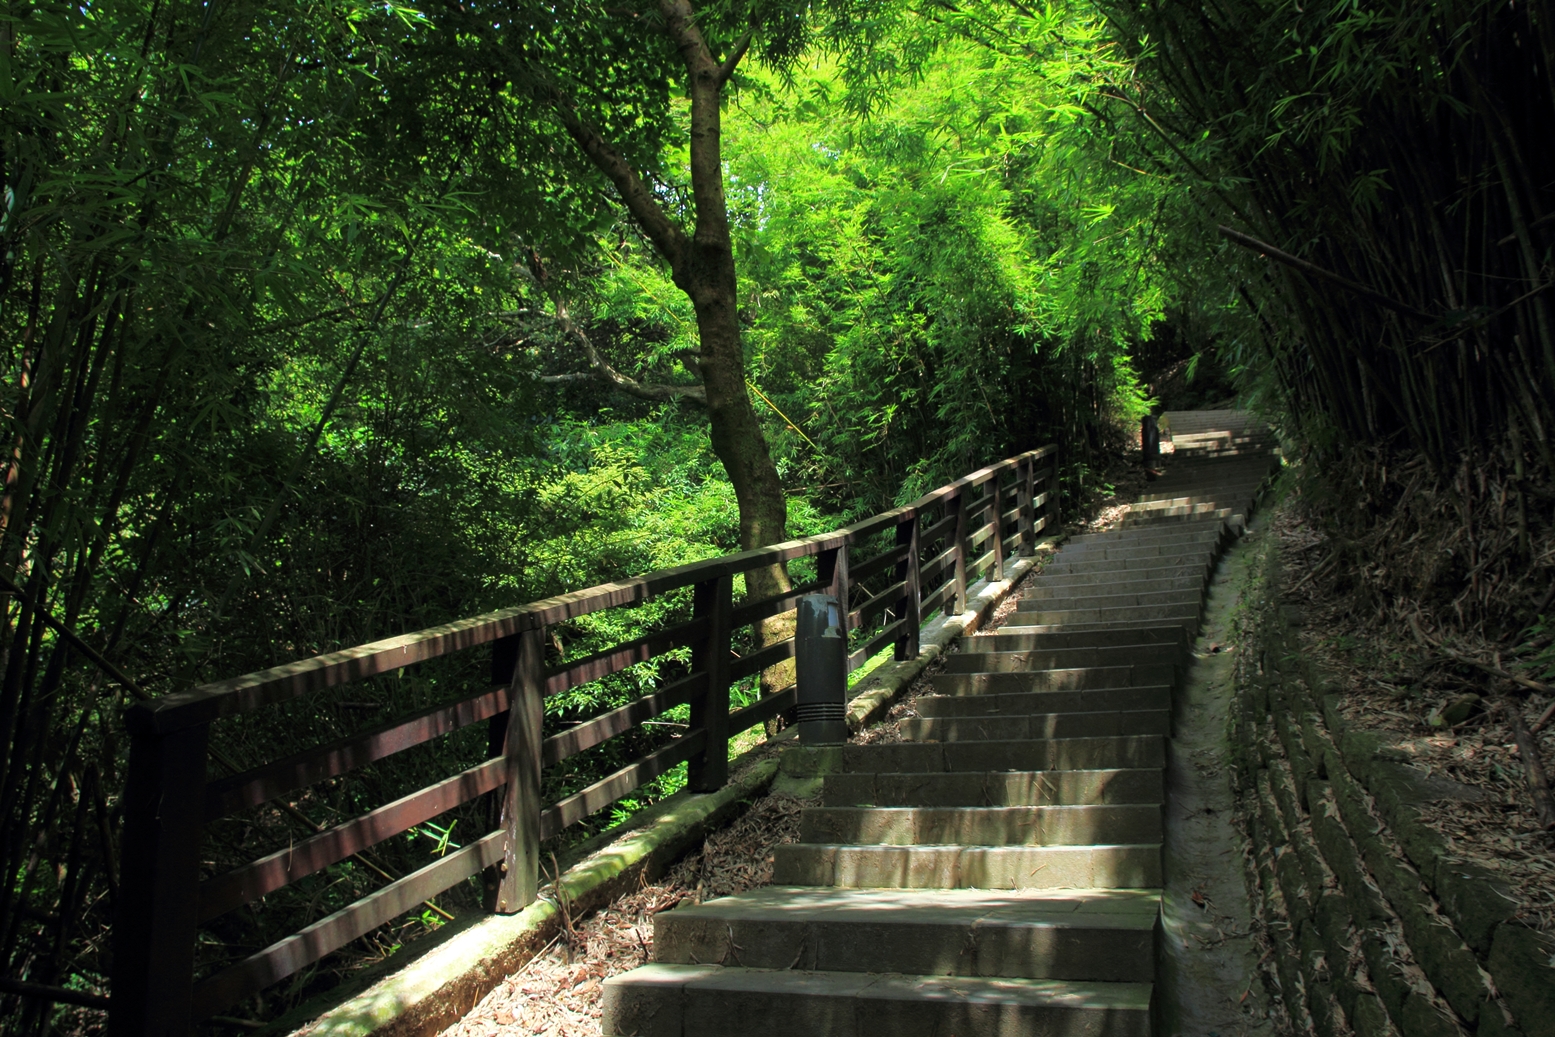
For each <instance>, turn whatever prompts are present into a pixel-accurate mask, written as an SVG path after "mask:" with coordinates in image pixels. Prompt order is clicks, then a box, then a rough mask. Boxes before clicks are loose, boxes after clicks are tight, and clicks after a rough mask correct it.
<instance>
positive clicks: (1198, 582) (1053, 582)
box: [1020, 566, 1208, 601]
mask: <svg viewBox="0 0 1555 1037" xmlns="http://www.w3.org/2000/svg"><path fill="white" fill-rule="evenodd" d="M1182 568H1184V567H1182V566H1177V567H1173V568H1170V569H1167V570H1165V571H1167V572H1170V573H1180V572H1181V570H1182ZM1205 571H1208V567H1207V566H1206V567H1205ZM1149 572H1150V570H1143V571H1141V570H1134V571H1132V572H1130V573H1128V574H1127V578H1126V579H1122V580H1117V581H1113V580H1104V581H1100V582H1098V581H1097V579H1096V577H1095V576H1092V575H1089V574H1084V573H1051V574H1050V573H1042V574H1041V575H1040V576H1038V577H1037V578H1036V579H1034V580H1032V582H1031V586H1030V587H1028V588H1027V589H1026V590H1025V591H1024V592H1023V593H1022V594H1021V598H1020V600H1021V601H1030V600H1032V599H1036V598H1058V597H1065V596H1068V595H1079V594H1082V593H1084V594H1134V593H1141V594H1142V593H1149V592H1152V591H1164V590H1194V591H1197V592H1198V593H1200V594H1203V593H1204V584H1205V578H1204V573H1203V572H1200V571H1198V570H1197V567H1192V571H1190V572H1188V573H1187V574H1186V575H1167V576H1150V575H1148V573H1149Z"/></svg>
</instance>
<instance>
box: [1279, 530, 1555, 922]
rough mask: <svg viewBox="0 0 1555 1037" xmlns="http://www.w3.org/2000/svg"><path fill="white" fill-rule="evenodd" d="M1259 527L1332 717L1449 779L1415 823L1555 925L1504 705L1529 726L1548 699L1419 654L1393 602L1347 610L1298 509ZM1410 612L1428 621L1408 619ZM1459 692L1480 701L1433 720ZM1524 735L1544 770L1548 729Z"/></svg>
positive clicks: (1549, 880)
mask: <svg viewBox="0 0 1555 1037" xmlns="http://www.w3.org/2000/svg"><path fill="white" fill-rule="evenodd" d="M1270 529H1271V532H1272V534H1273V535H1274V536H1275V537H1276V538H1278V542H1279V545H1280V550H1281V556H1282V559H1283V563H1284V568H1285V583H1286V588H1287V590H1286V591H1285V594H1286V597H1287V599H1292V600H1294V602H1295V603H1297V604H1299V606H1300V607H1301V609H1302V612H1303V614H1304V623H1303V625H1302V626H1301V628H1300V630H1299V636H1300V640H1301V644H1302V647H1303V650H1304V651H1305V652H1306V653H1307V654H1308V655H1309V656H1310V657H1312V658H1313V659H1314V660H1315V661H1317V662H1318V664H1319V665H1320V667H1321V668H1322V670H1323V672H1324V674H1325V676H1326V677H1327V678H1328V679H1329V680H1330V682H1331V683H1332V684H1333V686H1334V690H1335V691H1337V692H1339V693H1340V695H1341V698H1342V704H1341V706H1340V712H1341V714H1342V715H1343V716H1344V717H1345V719H1346V720H1348V721H1349V722H1351V723H1353V724H1355V725H1357V726H1359V727H1362V728H1367V729H1370V730H1373V731H1378V732H1383V733H1386V734H1387V735H1390V736H1392V744H1393V745H1394V746H1395V748H1396V749H1398V750H1399V751H1401V752H1402V753H1404V754H1407V755H1406V757H1405V758H1406V759H1407V760H1408V761H1409V763H1410V764H1411V765H1413V766H1414V767H1415V768H1417V769H1418V770H1420V771H1421V772H1423V773H1424V774H1426V775H1428V776H1431V777H1433V778H1437V779H1446V780H1447V781H1448V782H1450V783H1453V784H1440V785H1439V788H1440V789H1441V790H1442V792H1443V796H1444V798H1441V799H1436V800H1434V801H1432V802H1429V803H1426V804H1424V805H1423V806H1422V808H1421V815H1420V816H1421V820H1422V821H1423V822H1425V823H1426V824H1428V825H1430V826H1431V827H1432V828H1434V829H1436V831H1438V832H1440V833H1441V834H1442V835H1443V836H1444V837H1446V839H1447V842H1448V846H1449V847H1450V849H1451V852H1452V853H1454V854H1456V855H1458V856H1459V857H1461V858H1462V859H1464V860H1465V861H1469V862H1472V863H1475V864H1478V865H1480V866H1482V867H1484V868H1487V869H1489V870H1490V871H1492V872H1495V873H1497V874H1498V875H1499V876H1500V877H1501V878H1502V880H1503V881H1504V882H1505V883H1506V884H1507V886H1508V887H1509V888H1510V890H1511V893H1512V895H1513V896H1514V897H1515V898H1516V900H1517V904H1518V908H1519V911H1520V914H1521V918H1522V919H1523V921H1524V922H1526V923H1527V924H1529V925H1532V926H1534V927H1535V928H1538V929H1542V930H1544V931H1546V932H1550V931H1555V864H1552V862H1551V849H1552V846H1555V837H1552V835H1551V834H1550V833H1546V832H1544V831H1542V830H1541V829H1540V826H1539V822H1538V819H1537V814H1536V811H1535V806H1534V802H1533V798H1532V795H1531V793H1530V791H1529V787H1528V782H1527V779H1526V777H1525V775H1524V771H1523V765H1522V762H1521V760H1520V759H1519V754H1518V748H1517V744H1516V742H1515V741H1514V739H1513V735H1512V728H1511V723H1510V721H1509V719H1508V717H1507V714H1506V712H1505V710H1507V709H1512V708H1515V709H1519V710H1520V711H1521V714H1522V717H1523V723H1524V724H1525V725H1526V726H1528V727H1529V728H1530V729H1531V728H1532V727H1533V725H1534V723H1535V721H1536V720H1537V719H1538V718H1539V717H1540V715H1541V714H1543V712H1544V711H1545V710H1546V709H1547V708H1548V707H1549V705H1550V700H1549V699H1548V698H1546V697H1545V696H1542V695H1539V694H1528V693H1526V692H1524V691H1523V690H1522V689H1520V688H1517V687H1516V686H1515V685H1513V684H1512V683H1511V682H1510V681H1506V680H1504V679H1500V678H1496V677H1493V676H1491V675H1489V674H1486V673H1483V672H1481V671H1478V670H1475V669H1473V668H1472V667H1469V666H1465V665H1463V664H1461V663H1457V662H1455V661H1453V660H1451V659H1448V658H1445V657H1444V656H1443V655H1441V654H1440V653H1438V652H1435V651H1432V650H1430V649H1429V648H1428V647H1427V646H1424V645H1422V644H1421V643H1419V641H1418V640H1417V639H1416V638H1415V636H1414V635H1413V634H1412V632H1411V624H1410V622H1409V620H1410V618H1411V616H1406V615H1401V614H1399V608H1398V607H1395V608H1394V609H1393V610H1392V611H1390V612H1387V613H1384V614H1381V615H1378V614H1376V613H1372V614H1364V613H1360V612H1358V610H1357V607H1356V605H1355V600H1356V599H1355V597H1354V596H1353V595H1349V594H1345V593H1343V588H1342V587H1336V586H1335V581H1334V577H1335V576H1336V575H1337V568H1338V567H1332V566H1330V565H1329V553H1328V551H1327V542H1326V540H1325V538H1324V536H1323V534H1322V532H1321V531H1319V530H1317V529H1314V528H1313V527H1312V526H1311V525H1310V524H1309V523H1308V521H1307V520H1306V519H1305V518H1304V517H1303V516H1302V514H1301V512H1300V509H1299V507H1286V508H1281V509H1279V510H1278V511H1277V512H1276V514H1275V517H1274V519H1273V521H1272V522H1271V526H1270ZM1330 569H1333V570H1334V571H1330ZM1412 618H1413V619H1414V621H1415V623H1416V624H1421V625H1422V626H1424V627H1425V628H1427V629H1429V628H1430V627H1431V624H1429V623H1428V622H1426V623H1422V618H1421V617H1420V616H1419V615H1418V614H1413V617H1412ZM1456 647H1457V649H1458V650H1459V651H1461V652H1462V653H1463V654H1464V655H1466V656H1469V657H1471V658H1479V659H1483V660H1494V659H1495V658H1497V656H1496V652H1495V649H1494V647H1493V646H1490V645H1485V644H1480V645H1475V644H1472V643H1464V642H1463V641H1461V640H1459V641H1457V642H1456ZM1508 665H1510V664H1509V662H1503V667H1506V666H1508ZM1464 694H1475V695H1479V696H1482V698H1483V701H1482V703H1481V704H1479V705H1478V706H1476V707H1475V709H1474V712H1473V713H1472V714H1471V715H1470V716H1469V717H1468V718H1467V719H1465V720H1464V721H1462V722H1461V723H1458V724H1456V725H1450V724H1447V723H1445V722H1443V721H1442V719H1441V718H1440V716H1439V713H1440V711H1441V710H1442V709H1443V707H1444V706H1445V705H1447V704H1448V703H1449V702H1451V701H1452V700H1453V699H1455V698H1457V697H1459V696H1461V695H1464ZM1433 718H1435V719H1436V721H1437V722H1436V723H1433V722H1432V721H1433ZM1534 737H1535V739H1536V741H1537V744H1538V747H1539V749H1540V752H1541V754H1542V758H1543V760H1544V764H1545V770H1546V772H1550V771H1551V770H1552V769H1555V768H1552V764H1555V726H1546V727H1545V728H1544V730H1543V731H1541V732H1539V733H1538V734H1536V735H1535V736H1534Z"/></svg>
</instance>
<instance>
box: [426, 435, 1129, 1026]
mask: <svg viewBox="0 0 1555 1037" xmlns="http://www.w3.org/2000/svg"><path fill="white" fill-rule="evenodd" d="M1098 474H1099V478H1098V479H1097V480H1096V483H1095V486H1096V490H1095V491H1094V492H1093V493H1092V495H1091V498H1090V500H1088V501H1087V502H1086V505H1085V506H1084V507H1083V508H1082V509H1081V517H1080V518H1079V519H1078V520H1077V521H1072V522H1071V523H1070V524H1069V526H1068V532H1069V533H1070V534H1071V535H1074V534H1077V533H1094V532H1098V531H1100V530H1103V529H1110V528H1112V527H1114V526H1116V525H1118V524H1119V522H1121V520H1122V517H1123V515H1124V513H1125V512H1126V511H1127V510H1128V503H1127V502H1128V501H1131V500H1133V499H1135V498H1136V497H1138V496H1139V494H1140V492H1141V491H1142V489H1143V488H1144V485H1145V476H1144V473H1143V471H1142V470H1141V469H1140V467H1139V456H1138V454H1137V452H1136V453H1135V454H1133V455H1132V457H1130V456H1128V455H1122V456H1119V457H1116V458H1113V459H1111V460H1110V461H1109V462H1108V463H1107V464H1106V465H1105V466H1104V467H1103V468H1102V469H1101V470H1100V472H1099V473H1098ZM1034 571H1040V570H1034ZM1015 604H1016V595H1014V594H1011V595H1010V596H1009V597H1008V598H1006V599H1005V600H1004V602H1002V603H1001V604H1000V605H999V606H998V608H997V609H996V610H995V612H994V614H993V616H992V618H991V619H990V620H989V621H988V622H987V623H985V624H984V625H983V628H982V629H984V630H993V629H997V628H998V626H999V625H1001V624H1002V623H1003V622H1004V621H1005V620H1006V619H1007V618H1008V617H1009V615H1010V614H1011V613H1013V612H1014V611H1015ZM959 647H960V646H959V642H958V643H956V644H953V645H951V646H950V648H949V652H948V653H947V654H953V653H954V652H956V651H957V650H958V649H959ZM942 666H943V663H942V662H940V661H936V662H935V663H932V664H930V666H929V667H928V668H927V669H926V670H925V671H924V672H923V673H922V674H921V675H920V676H919V677H918V679H917V680H916V681H914V682H913V684H912V685H911V686H910V687H909V688H908V689H907V691H906V692H905V693H904V694H903V695H902V697H901V698H900V699H898V700H897V702H896V703H894V704H893V705H892V707H891V709H890V711H889V713H887V715H886V718H885V719H884V720H883V721H881V722H880V723H877V724H875V725H874V726H873V727H871V728H869V729H868V730H867V731H864V732H862V733H861V734H859V735H858V736H857V737H856V738H855V739H854V741H855V742H856V743H858V744H865V745H867V744H874V743H883V742H899V741H902V740H903V738H902V735H901V730H900V728H901V721H902V720H904V719H906V718H908V717H911V716H913V715H915V710H914V704H915V702H916V701H917V696H918V694H919V692H920V691H924V690H928V689H930V688H932V685H931V684H930V683H929V680H928V678H929V677H930V676H932V675H933V674H934V673H936V672H938V670H939V669H940V668H941V667H942ZM805 802H806V801H805V800H800V799H795V798H794V797H792V796H787V795H783V794H782V793H776V792H773V793H768V794H767V795H765V796H762V797H761V798H760V799H758V800H756V801H755V802H754V803H753V804H752V805H751V807H750V809H749V810H747V811H746V812H745V814H743V815H742V816H741V817H740V818H739V820H737V821H736V822H734V823H733V824H732V825H730V826H729V827H728V828H725V829H722V830H721V831H718V832H716V833H714V834H713V835H711V836H709V837H708V839H707V840H706V841H705V842H704V843H703V845H702V849H701V851H700V852H699V853H695V854H690V855H687V856H686V857H684V858H683V859H681V860H680V862H678V863H677V864H675V865H674V866H673V867H672V868H671V869H670V870H669V872H668V873H667V874H666V875H664V876H663V877H662V878H661V879H660V880H659V881H658V882H656V883H653V884H651V885H644V886H642V887H641V888H639V889H638V890H636V891H635V892H633V893H630V894H628V895H626V896H623V897H620V898H618V899H617V900H615V901H614V902H613V903H612V904H610V905H609V906H608V907H606V908H604V909H602V910H599V911H596V912H594V913H593V914H591V915H589V916H587V917H585V918H581V919H570V920H569V923H568V924H567V925H566V926H565V927H564V929H563V931H562V933H561V935H559V936H558V937H557V938H556V940H555V941H553V942H552V944H551V945H550V946H549V947H547V948H546V949H545V951H543V952H542V953H541V954H539V955H537V956H536V957H535V958H534V959H533V960H531V961H530V962H529V964H528V965H526V966H524V967H523V968H522V969H520V970H519V971H518V972H516V973H514V974H513V975H512V976H509V977H508V978H507V980H506V981H505V982H503V983H502V984H500V985H499V986H497V987H496V989H494V990H492V992H491V993H489V994H487V995H486V997H485V998H484V999H482V1001H481V1002H480V1003H479V1004H477V1005H476V1006H475V1007H474V1008H473V1009H471V1010H470V1012H469V1014H467V1015H466V1016H465V1017H464V1018H463V1019H461V1020H460V1021H459V1022H458V1023H456V1024H455V1025H453V1026H451V1027H449V1028H448V1029H447V1030H444V1031H443V1034H442V1037H496V1035H503V1037H510V1035H513V1034H544V1035H546V1037H599V1018H600V1012H601V1002H602V999H603V995H604V981H605V980H606V979H609V978H610V977H611V976H614V975H618V974H619V973H622V972H629V971H631V970H632V969H635V968H637V967H638V966H639V965H643V964H645V963H647V962H648V961H649V960H650V959H651V958H652V954H653V916H654V915H656V914H658V913H659V912H660V911H668V910H669V909H671V908H673V907H675V906H676V905H677V904H679V903H681V902H682V901H686V900H690V901H691V902H693V903H700V902H702V901H703V900H708V899H712V898H714V897H724V896H731V895H733V894H735V893H743V892H745V891H746V890H749V889H755V888H756V887H758V886H765V885H767V884H768V883H770V882H771V881H772V861H773V856H774V853H773V848H774V847H776V846H778V845H779V844H781V843H787V842H795V841H797V840H798V838H799V812H800V810H802V809H803V808H804V805H805Z"/></svg>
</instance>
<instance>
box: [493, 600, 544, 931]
mask: <svg viewBox="0 0 1555 1037" xmlns="http://www.w3.org/2000/svg"><path fill="white" fill-rule="evenodd" d="M505 652H507V653H511V655H510V656H509V657H510V658H511V659H512V660H513V663H512V669H511V671H510V675H509V678H508V712H507V730H506V733H505V737H504V738H503V745H502V756H503V760H504V761H505V766H504V768H503V769H504V772H505V774H506V776H507V784H506V785H505V786H503V789H502V792H501V797H502V799H501V801H500V802H501V803H502V809H501V814H500V817H499V819H498V821H497V824H498V825H499V826H500V827H501V828H502V830H503V831H504V832H506V833H507V838H506V839H505V840H504V842H503V845H504V847H505V852H504V853H503V857H502V860H501V862H500V863H498V865H497V871H498V874H497V876H496V883H495V889H494V890H492V891H491V902H490V903H489V905H488V906H489V908H490V909H491V910H492V911H495V912H496V913H497V914H503V915H510V914H514V913H516V912H518V911H522V910H523V909H524V908H526V907H528V906H529V905H530V904H532V903H534V902H535V896H536V895H537V894H538V893H539V890H540V743H541V731H542V727H543V725H544V722H545V628H544V627H537V628H535V629H533V630H521V631H519V632H518V633H517V634H515V635H513V640H512V642H511V647H508V648H503V647H501V646H500V645H499V648H498V649H497V650H496V653H495V655H494V658H493V662H494V666H501V665H502V664H503V661H504V659H503V656H504V653H505Z"/></svg>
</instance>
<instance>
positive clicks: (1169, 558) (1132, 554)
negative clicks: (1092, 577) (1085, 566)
mask: <svg viewBox="0 0 1555 1037" xmlns="http://www.w3.org/2000/svg"><path fill="white" fill-rule="evenodd" d="M1214 550H1215V540H1214V539H1206V538H1203V537H1198V538H1194V539H1192V540H1186V541H1180V542H1178V541H1172V542H1169V543H1165V544H1142V545H1138V546H1135V545H1132V544H1118V545H1116V546H1112V547H1090V548H1073V549H1071V548H1068V547H1066V548H1064V549H1063V550H1062V551H1059V552H1058V554H1057V555H1056V556H1054V558H1053V564H1062V563H1065V562H1095V561H1118V560H1130V561H1131V560H1133V559H1136V558H1161V559H1166V561H1161V562H1157V563H1156V564H1157V565H1170V564H1172V563H1173V562H1180V561H1192V560H1193V559H1196V558H1204V557H1208V556H1209V554H1210V553H1211V552H1212V551H1214Z"/></svg>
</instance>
